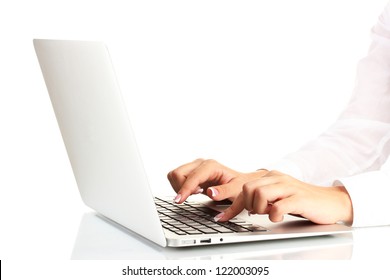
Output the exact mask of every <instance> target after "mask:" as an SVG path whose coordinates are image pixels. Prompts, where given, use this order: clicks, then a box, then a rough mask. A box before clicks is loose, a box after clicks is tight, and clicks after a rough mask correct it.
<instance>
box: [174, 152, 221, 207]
mask: <svg viewBox="0 0 390 280" xmlns="http://www.w3.org/2000/svg"><path fill="white" fill-rule="evenodd" d="M222 169H226V168H224V167H223V166H222V165H220V164H219V163H217V162H216V161H214V160H205V161H203V162H202V163H201V164H200V165H199V166H198V167H197V168H195V169H194V170H192V171H191V173H190V174H188V176H187V178H186V180H185V182H184V183H183V185H182V186H181V188H180V190H179V192H178V197H177V199H175V201H176V202H177V203H182V202H183V201H185V200H186V199H187V198H188V196H190V195H191V194H192V193H197V192H198V190H199V188H201V187H202V185H204V183H206V182H219V180H220V178H221V176H222V174H223V171H222Z"/></svg>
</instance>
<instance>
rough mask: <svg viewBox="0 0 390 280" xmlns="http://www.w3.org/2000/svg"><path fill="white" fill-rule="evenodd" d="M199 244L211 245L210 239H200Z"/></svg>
mask: <svg viewBox="0 0 390 280" xmlns="http://www.w3.org/2000/svg"><path fill="white" fill-rule="evenodd" d="M200 243H211V238H208V239H201V240H200Z"/></svg>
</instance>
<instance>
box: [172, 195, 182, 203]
mask: <svg viewBox="0 0 390 280" xmlns="http://www.w3.org/2000/svg"><path fill="white" fill-rule="evenodd" d="M180 199H181V194H178V195H177V196H176V197H175V198H174V199H173V201H174V202H175V203H179V201H180Z"/></svg>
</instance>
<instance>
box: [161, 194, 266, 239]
mask: <svg viewBox="0 0 390 280" xmlns="http://www.w3.org/2000/svg"><path fill="white" fill-rule="evenodd" d="M155 203H156V207H157V212H158V214H159V216H160V220H161V224H162V226H163V228H165V229H167V230H169V231H172V232H174V233H176V234H178V235H188V234H190V235H193V234H216V233H236V232H247V233H249V232H262V231H267V229H266V228H264V227H262V226H259V225H256V224H251V223H248V222H246V221H244V220H240V219H237V218H234V219H231V220H230V221H228V222H215V221H214V217H215V216H216V215H217V214H218V213H220V212H218V211H215V210H213V209H211V208H208V207H207V206H205V205H203V204H199V203H192V202H184V203H183V204H176V203H174V202H171V201H167V200H163V199H160V198H155Z"/></svg>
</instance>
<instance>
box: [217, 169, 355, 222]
mask: <svg viewBox="0 0 390 280" xmlns="http://www.w3.org/2000/svg"><path fill="white" fill-rule="evenodd" d="M244 209H246V210H248V211H249V213H251V214H268V215H269V218H270V220H271V221H273V222H280V221H282V220H283V215H284V214H293V215H300V216H302V217H304V218H307V219H309V220H311V221H312V222H314V223H318V224H333V223H336V222H339V221H343V222H345V223H347V224H351V223H352V203H351V200H350V198H349V195H348V193H347V191H346V189H345V188H344V187H318V186H314V185H310V184H307V183H303V182H301V181H299V180H297V179H295V178H292V177H291V176H288V175H285V174H282V173H280V172H277V171H270V172H268V173H267V174H265V175H264V176H263V177H261V178H259V179H257V180H255V181H252V182H248V183H245V184H244V186H243V188H242V192H241V193H240V194H239V195H238V196H237V198H236V199H235V200H234V202H233V204H232V205H231V206H230V207H229V208H227V209H226V210H225V211H224V212H223V213H221V214H219V215H217V216H216V218H215V219H216V220H218V221H227V220H229V219H231V218H233V217H234V216H236V215H237V214H239V213H240V212H241V211H242V210H244Z"/></svg>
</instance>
